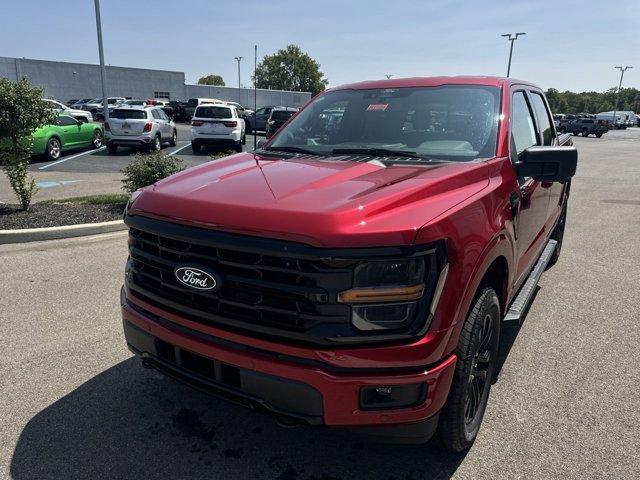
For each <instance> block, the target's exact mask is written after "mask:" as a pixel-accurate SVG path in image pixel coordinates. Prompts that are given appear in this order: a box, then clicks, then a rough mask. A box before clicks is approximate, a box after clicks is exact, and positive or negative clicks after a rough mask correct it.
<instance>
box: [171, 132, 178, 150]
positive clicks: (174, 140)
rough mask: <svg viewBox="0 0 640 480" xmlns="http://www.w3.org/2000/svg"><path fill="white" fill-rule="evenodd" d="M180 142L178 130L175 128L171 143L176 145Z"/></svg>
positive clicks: (173, 145)
mask: <svg viewBox="0 0 640 480" xmlns="http://www.w3.org/2000/svg"><path fill="white" fill-rule="evenodd" d="M177 144H178V130H176V129H174V130H173V134H172V135H171V140H170V141H169V145H171V146H172V147H175V146H176V145H177Z"/></svg>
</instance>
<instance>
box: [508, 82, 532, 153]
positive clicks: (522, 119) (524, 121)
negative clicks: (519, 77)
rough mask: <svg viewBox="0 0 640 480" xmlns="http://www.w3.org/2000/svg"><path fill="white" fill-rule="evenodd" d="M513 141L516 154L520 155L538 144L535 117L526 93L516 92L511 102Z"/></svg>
mask: <svg viewBox="0 0 640 480" xmlns="http://www.w3.org/2000/svg"><path fill="white" fill-rule="evenodd" d="M511 140H512V147H515V152H511V154H512V155H513V154H514V153H515V154H517V155H520V154H521V153H522V152H524V151H525V150H526V149H527V148H529V147H532V146H534V145H537V144H538V139H537V138H536V128H535V123H534V121H533V115H532V114H531V110H530V109H529V103H528V102H527V99H526V97H525V94H524V92H522V91H520V92H515V93H514V94H513V101H512V102H511Z"/></svg>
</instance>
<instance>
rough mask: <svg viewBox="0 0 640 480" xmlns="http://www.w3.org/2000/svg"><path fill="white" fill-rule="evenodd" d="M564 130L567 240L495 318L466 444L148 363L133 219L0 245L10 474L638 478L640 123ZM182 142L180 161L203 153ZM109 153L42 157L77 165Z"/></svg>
mask: <svg viewBox="0 0 640 480" xmlns="http://www.w3.org/2000/svg"><path fill="white" fill-rule="evenodd" d="M181 140H183V137H182V138H181ZM574 141H575V143H576V145H577V146H578V149H579V152H580V162H579V167H578V173H577V176H576V177H575V178H574V181H573V184H572V197H571V201H570V205H569V218H568V225H567V230H566V234H565V240H564V242H565V243H564V246H563V252H562V256H561V258H560V261H559V262H558V264H557V265H556V266H554V267H553V268H552V269H551V270H549V271H547V272H546V273H545V274H544V275H543V277H542V280H541V282H540V289H539V291H538V294H537V298H536V300H535V302H534V304H533V306H532V308H531V310H530V312H529V314H528V316H527V318H526V320H525V322H524V324H523V326H522V327H521V328H520V329H519V331H516V330H512V331H509V332H507V333H506V335H505V338H506V341H507V343H506V345H505V347H506V348H507V349H508V348H509V347H510V350H509V351H508V356H507V357H506V360H505V363H504V366H503V368H502V371H501V374H500V377H499V379H498V382H497V383H496V384H495V385H494V388H493V390H492V392H491V398H490V401H489V406H488V410H487V413H486V415H485V420H484V423H483V427H482V429H481V431H480V435H479V437H478V439H477V441H476V443H475V445H474V446H473V447H472V448H471V450H470V451H469V452H467V453H466V454H461V455H450V454H447V453H445V452H443V451H442V450H441V449H440V448H439V447H438V446H437V444H429V445H426V446H399V445H395V446H390V445H374V444H369V443H366V442H363V441H362V440H361V439H360V438H358V437H355V436H353V435H351V434H349V433H345V432H340V431H329V430H325V429H319V428H298V429H293V430H289V429H282V428H280V427H278V426H276V424H275V422H274V421H273V419H271V418H270V417H268V416H264V415H261V414H258V413H254V412H251V411H247V410H244V409H242V408H241V407H236V406H233V405H228V404H226V403H224V402H222V401H219V400H216V399H213V398H211V397H208V396H206V395H205V394H202V393H199V392H196V391H193V390H191V389H190V388H188V387H185V386H182V385H180V384H178V383H175V382H174V381H172V380H170V379H168V378H165V377H163V376H162V375H160V374H158V373H155V372H154V371H150V370H145V369H143V368H142V366H141V364H140V362H139V361H138V360H136V359H135V358H133V357H132V355H131V354H130V353H129V351H128V350H127V349H126V347H125V344H124V339H123V336H122V333H121V320H120V317H119V297H118V292H119V288H120V285H121V281H122V276H123V267H124V261H125V257H126V235H125V234H124V233H116V234H109V235H104V236H96V237H89V238H85V239H80V240H61V241H52V242H44V243H37V244H26V245H15V246H8V245H5V246H0V276H1V277H2V278H3V282H2V295H0V324H1V325H2V327H3V334H2V335H1V336H0V347H2V368H1V369H0V390H1V391H2V401H1V402H0V468H1V471H2V472H3V473H2V475H4V476H8V477H11V478H13V479H16V480H26V479H29V480H31V479H35V478H37V479H54V478H55V479H75V478H82V479H85V478H91V479H102V478H176V479H178V478H190V479H199V478H203V479H204V478H207V479H209V478H220V479H227V478H228V479H235V478H238V479H245V478H256V479H257V478H259V479H279V480H312V479H313V480H320V479H323V480H330V479H367V480H377V479H381V480H391V479H395V480H417V479H443V478H449V477H454V478H474V479H476V478H492V479H495V478H505V479H507V478H508V479H513V478H581V479H583V478H638V471H640V453H639V452H640V439H639V436H638V428H639V427H640V395H638V384H639V383H640V360H639V358H640V356H639V355H638V346H639V345H640V329H639V328H638V324H639V323H638V322H639V320H640V313H639V312H640V249H639V248H638V245H639V242H638V239H639V238H640V188H638V185H639V184H640V128H633V129H629V130H626V131H614V132H610V133H608V134H607V135H605V136H604V137H603V138H601V139H595V138H593V137H589V138H581V137H574ZM248 143H249V142H248ZM180 145H184V143H182V144H180ZM180 145H179V146H178V147H176V148H180ZM187 150H188V147H187V148H185V149H184V150H183V151H182V152H180V156H181V158H185V162H191V161H193V162H198V161H201V160H200V158H203V159H207V158H206V156H205V155H202V156H200V157H198V158H197V159H192V158H191V157H192V156H190V155H189V154H188V152H187ZM127 158H128V157H127V156H126V155H124V154H123V155H122V162H123V163H125V162H127V161H128V160H127ZM101 159H102V153H100V152H98V153H95V154H92V155H89V156H87V157H80V159H78V160H82V161H75V160H70V161H67V162H63V163H60V164H58V165H56V166H53V167H50V168H51V171H52V172H53V171H55V172H59V173H60V172H61V173H63V174H64V175H67V176H68V178H69V179H70V180H71V179H73V178H75V176H76V175H77V176H78V178H80V175H82V174H83V173H87V172H86V171H85V170H83V168H86V167H83V165H86V163H87V162H99V161H101ZM118 161H120V157H118ZM115 163H117V162H112V163H110V164H109V166H108V168H109V169H111V170H109V171H107V172H104V173H105V175H109V174H113V171H112V170H113V169H114V168H117V167H116V166H115ZM92 164H93V163H92ZM40 166H42V165H40ZM34 167H35V168H37V167H38V165H34V166H33V167H32V168H34ZM104 168H107V166H106V165H105V166H104ZM120 168H121V167H120ZM74 169H75V170H74ZM45 170H48V169H45ZM116 171H117V170H116ZM78 183H80V182H78Z"/></svg>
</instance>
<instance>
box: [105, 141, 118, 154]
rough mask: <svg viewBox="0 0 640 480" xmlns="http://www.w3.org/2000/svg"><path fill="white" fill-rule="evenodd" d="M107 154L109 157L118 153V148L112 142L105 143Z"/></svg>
mask: <svg viewBox="0 0 640 480" xmlns="http://www.w3.org/2000/svg"><path fill="white" fill-rule="evenodd" d="M107 152H109V153H110V154H111V155H113V154H115V153H118V146H117V145H114V144H113V143H112V142H107Z"/></svg>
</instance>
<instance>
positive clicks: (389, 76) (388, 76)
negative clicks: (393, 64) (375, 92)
mask: <svg viewBox="0 0 640 480" xmlns="http://www.w3.org/2000/svg"><path fill="white" fill-rule="evenodd" d="M385 77H387V80H389V79H390V78H391V77H393V75H385Z"/></svg>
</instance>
